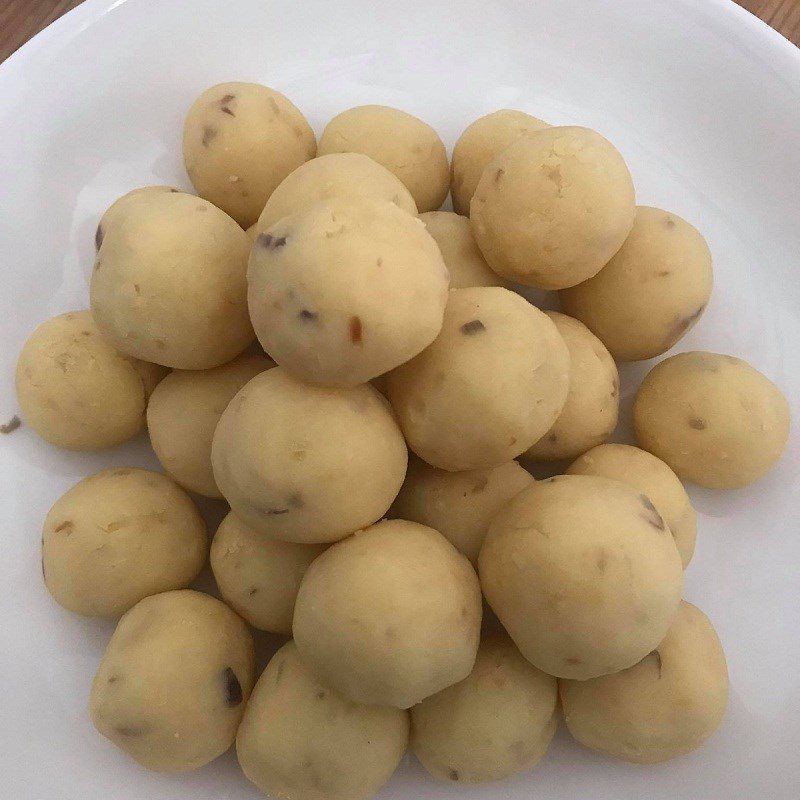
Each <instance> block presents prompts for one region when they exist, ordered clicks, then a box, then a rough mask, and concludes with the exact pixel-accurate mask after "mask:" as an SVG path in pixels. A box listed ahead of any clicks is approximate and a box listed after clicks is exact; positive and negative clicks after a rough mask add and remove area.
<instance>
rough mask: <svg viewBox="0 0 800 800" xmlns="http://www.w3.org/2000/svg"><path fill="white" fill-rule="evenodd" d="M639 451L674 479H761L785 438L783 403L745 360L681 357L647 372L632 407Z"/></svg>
mask: <svg viewBox="0 0 800 800" xmlns="http://www.w3.org/2000/svg"><path fill="white" fill-rule="evenodd" d="M633 427H634V430H635V432H636V439H637V441H638V443H639V445H640V446H641V447H643V448H644V449H645V450H649V451H650V452H651V453H653V454H654V455H656V456H658V457H659V458H661V459H663V460H664V461H666V462H667V464H668V465H669V466H670V467H672V469H674V470H675V472H676V473H677V474H678V477H680V478H683V479H684V480H689V481H694V482H695V483H698V484H700V486H706V487H708V488H710V489H735V488H738V487H741V486H747V485H748V484H750V483H753V481H757V480H758V479H759V478H761V477H763V476H764V475H765V474H766V473H767V472H768V471H769V470H770V469H771V468H772V467H773V466H774V464H775V462H776V461H777V460H778V459H779V458H780V456H781V453H782V452H783V450H784V448H785V447H786V442H787V440H788V438H789V404H788V403H787V402H786V398H785V397H784V396H783V394H781V391H780V389H778V387H777V386H776V385H775V384H774V383H772V381H770V380H769V379H768V378H766V377H765V376H764V375H762V374H761V373H760V372H759V371H758V370H756V369H754V368H753V367H751V366H750V365H749V364H748V363H747V362H746V361H742V360H741V359H739V358H734V357H733V356H724V355H719V354H718V353H704V352H700V351H696V352H691V353H679V354H678V355H676V356H672V357H670V358H667V359H665V360H664V361H662V362H661V363H659V364H656V366H655V367H653V369H652V370H651V371H650V372H649V373H648V375H647V377H645V379H644V381H643V382H642V385H641V386H640V387H639V391H638V392H637V394H636V400H635V402H634V405H633Z"/></svg>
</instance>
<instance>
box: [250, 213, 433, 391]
mask: <svg viewBox="0 0 800 800" xmlns="http://www.w3.org/2000/svg"><path fill="white" fill-rule="evenodd" d="M248 280H249V292H248V300H249V304H250V315H251V317H252V320H253V325H254V327H255V329H256V333H257V335H258V339H259V341H260V342H261V344H262V346H263V347H264V349H265V350H266V351H267V352H268V353H269V354H270V355H271V356H272V357H273V358H274V359H275V361H277V362H278V363H279V364H280V365H281V366H283V367H285V368H286V369H288V370H289V371H290V372H292V373H293V374H295V375H297V377H299V378H301V379H303V380H306V381H309V382H311V383H321V384H326V385H329V386H356V385H358V384H360V383H365V382H366V381H368V380H370V379H371V378H375V377H376V376H378V375H381V374H383V373H384V372H386V371H388V370H390V369H393V368H394V367H396V366H397V365H398V364H402V363H403V362H404V361H408V359H410V358H412V357H413V356H415V355H416V354H417V353H419V352H420V351H421V350H422V349H423V348H425V347H427V345H429V344H430V343H431V342H432V341H433V340H434V339H435V338H436V335H437V334H438V333H439V330H440V328H441V326H442V316H443V314H444V307H445V303H446V302H447V287H448V282H449V278H448V274H447V268H446V267H445V265H444V261H443V260H442V256H441V253H440V252H439V248H438V247H437V246H436V242H435V241H434V240H433V239H432V238H431V237H430V236H429V235H428V233H427V232H426V231H425V226H424V225H423V224H422V222H420V221H419V220H418V219H417V218H416V217H412V216H411V215H410V214H408V213H407V212H405V211H402V210H401V209H399V208H398V207H397V206H396V205H394V203H391V202H389V201H388V200H374V199H368V198H345V197H338V198H333V199H331V200H327V201H324V202H322V203H318V204H317V205H314V206H312V207H311V208H309V209H307V210H305V211H302V212H300V213H299V214H296V215H294V216H290V217H284V218H283V219H282V220H280V221H279V222H278V223H276V224H275V225H274V226H273V227H272V228H270V229H269V231H268V232H267V233H264V234H261V235H260V236H259V237H258V239H257V240H256V243H255V245H254V246H253V251H252V254H251V256H250V269H249V272H248Z"/></svg>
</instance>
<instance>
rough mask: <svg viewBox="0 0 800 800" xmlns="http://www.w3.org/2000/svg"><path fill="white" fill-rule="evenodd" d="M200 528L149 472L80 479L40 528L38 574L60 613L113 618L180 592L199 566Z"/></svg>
mask: <svg viewBox="0 0 800 800" xmlns="http://www.w3.org/2000/svg"><path fill="white" fill-rule="evenodd" d="M207 554H208V543H207V540H206V526H205V523H204V522H203V518H202V517H201V516H200V513H199V512H198V510H197V508H196V507H195V505H194V503H193V502H192V500H191V499H190V497H189V496H188V495H187V494H186V493H185V492H184V491H183V490H182V489H181V488H179V487H178V486H176V485H175V484H174V483H173V482H172V481H171V480H170V479H169V478H167V477H165V476H164V475H160V474H158V473H157V472H149V471H148V470H144V469H130V468H127V467H124V468H117V469H106V470H103V471H102V472H98V473H96V474H95V475H91V476H89V477H88V478H84V479H83V480H82V481H80V483H77V484H76V485H75V486H73V487H72V488H71V489H70V490H69V491H68V492H67V493H66V494H64V495H62V496H61V497H60V498H59V499H58V500H56V502H55V504H54V505H53V507H52V508H51V509H50V511H49V513H48V514H47V517H46V518H45V521H44V528H43V530H42V572H43V573H44V581H45V585H46V586H47V588H48V590H49V591H50V594H52V595H53V597H54V598H55V599H56V601H57V602H58V603H60V604H61V605H62V606H64V608H68V609H69V610H70V611H75V612H76V613H78V614H87V615H89V616H93V617H116V616H119V615H120V614H122V613H124V612H125V611H127V610H128V609H129V608H131V606H133V605H135V604H136V603H138V602H139V601H140V600H141V599H142V598H143V597H147V596H148V595H151V594H156V593H158V592H164V591H167V590H168V589H181V588H183V587H184V586H188V585H189V584H190V583H191V582H192V581H193V580H194V579H195V578H196V577H197V574H198V573H199V572H200V570H201V569H202V568H203V565H204V564H205V561H206V555H207Z"/></svg>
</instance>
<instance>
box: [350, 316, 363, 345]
mask: <svg viewBox="0 0 800 800" xmlns="http://www.w3.org/2000/svg"><path fill="white" fill-rule="evenodd" d="M350 341H351V342H352V343H353V344H361V342H362V341H363V330H362V328H361V317H350Z"/></svg>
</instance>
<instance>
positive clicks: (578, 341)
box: [525, 311, 619, 461]
mask: <svg viewBox="0 0 800 800" xmlns="http://www.w3.org/2000/svg"><path fill="white" fill-rule="evenodd" d="M546 313H547V316H548V317H550V319H551V320H553V323H554V324H555V326H556V328H557V329H558V332H559V333H560V334H561V338H562V339H563V340H564V342H565V344H566V345H567V350H569V359H570V364H571V369H570V376H569V393H568V394H567V402H566V403H565V404H564V408H563V409H562V410H561V413H560V414H559V415H558V419H556V421H555V423H554V424H553V427H552V428H550V430H549V431H548V432H547V433H546V434H545V435H544V436H543V437H542V438H541V439H539V441H538V442H536V444H535V445H534V446H533V447H531V448H530V449H529V450H528V451H527V452H526V453H525V455H526V457H527V458H532V459H537V460H540V461H554V460H557V459H560V458H575V456H577V455H580V454H581V453H585V452H586V451H587V450H589V449H590V448H592V447H594V446H595V445H598V444H601V443H602V442H605V441H606V440H607V439H608V438H609V437H610V436H611V434H613V433H614V429H615V428H616V427H617V418H618V416H619V372H617V365H616V364H615V363H614V359H613V358H611V355H610V354H609V352H608V350H606V348H605V347H604V346H603V343H602V342H601V341H600V340H599V339H598V338H597V337H596V336H595V335H594V334H593V333H592V332H591V331H590V330H589V329H588V328H587V327H586V326H585V325H584V324H583V323H581V322H578V320H576V319H573V318H572V317H568V316H567V315H566V314H559V313H558V312H557V311H548V312H546Z"/></svg>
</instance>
